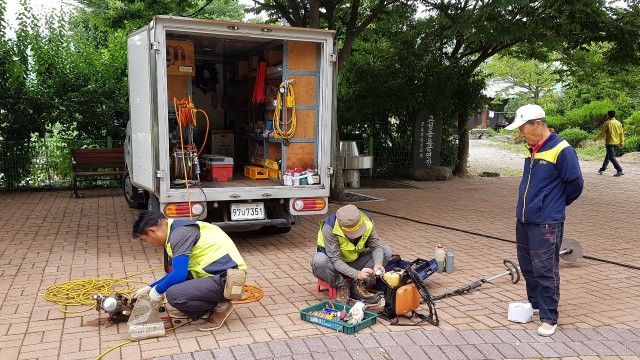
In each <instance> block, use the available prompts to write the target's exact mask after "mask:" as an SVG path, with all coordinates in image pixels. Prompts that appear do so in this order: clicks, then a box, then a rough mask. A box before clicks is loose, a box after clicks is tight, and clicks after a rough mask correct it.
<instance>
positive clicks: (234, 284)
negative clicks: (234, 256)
mask: <svg viewBox="0 0 640 360" xmlns="http://www.w3.org/2000/svg"><path fill="white" fill-rule="evenodd" d="M246 279H247V272H246V271H244V270H242V269H228V270H227V282H226V284H225V285H224V297H225V299H229V300H235V301H238V300H242V292H243V291H244V283H245V281H246Z"/></svg>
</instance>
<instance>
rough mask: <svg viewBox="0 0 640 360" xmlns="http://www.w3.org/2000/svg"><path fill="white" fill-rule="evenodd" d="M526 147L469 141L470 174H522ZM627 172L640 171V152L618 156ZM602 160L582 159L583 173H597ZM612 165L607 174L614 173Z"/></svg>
mask: <svg viewBox="0 0 640 360" xmlns="http://www.w3.org/2000/svg"><path fill="white" fill-rule="evenodd" d="M524 151H525V149H524V147H523V148H522V152H521V153H516V152H512V151H509V150H506V149H502V148H499V147H497V146H494V145H492V144H491V140H484V139H482V140H470V141H469V174H470V175H479V174H481V173H482V172H497V173H499V174H500V175H502V176H519V175H522V166H523V163H524ZM618 161H619V162H620V165H621V166H622V169H623V170H624V172H625V173H627V174H628V173H636V174H637V173H640V152H634V153H628V154H625V155H623V156H621V157H619V158H618ZM601 165H602V161H584V160H581V161H580V168H581V169H582V173H583V174H595V173H597V171H598V169H599V168H600V166H601ZM614 173H615V170H614V169H613V167H612V166H611V165H609V169H608V170H607V172H606V173H605V175H613V174H614Z"/></svg>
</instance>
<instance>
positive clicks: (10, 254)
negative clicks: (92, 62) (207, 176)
mask: <svg viewBox="0 0 640 360" xmlns="http://www.w3.org/2000/svg"><path fill="white" fill-rule="evenodd" d="M519 181H520V178H519V177H499V178H456V179H454V180H451V181H446V182H410V184H411V185H413V187H407V188H404V189H402V188H400V189H360V190H358V191H356V192H358V193H361V194H363V195H368V196H373V197H376V198H379V199H381V200H380V201H370V202H358V203H355V204H356V205H357V206H359V207H361V208H363V209H368V210H371V211H372V212H374V214H373V219H374V221H375V222H376V224H377V227H378V233H379V234H380V236H381V238H382V239H383V241H384V242H385V243H387V244H389V245H390V246H391V247H392V248H393V250H394V252H395V253H397V254H399V255H401V256H402V257H404V258H406V259H413V258H416V257H420V258H425V259H431V258H433V255H434V248H435V246H436V244H438V243H442V244H444V245H445V247H451V248H453V249H454V250H455V271H454V272H453V273H452V274H434V275H433V276H431V277H429V278H428V280H427V284H428V286H429V289H430V291H431V292H432V293H433V294H434V295H435V294H441V293H444V292H446V291H451V290H453V289H456V288H458V287H460V286H463V285H466V284H468V283H470V282H473V281H475V280H478V279H480V278H482V277H490V276H492V275H496V274H499V273H502V272H503V271H504V270H505V269H504V267H503V265H502V261H503V259H505V258H506V259H512V260H515V259H516V252H515V245H514V244H513V243H512V241H513V240H514V227H515V215H514V208H515V202H516V195H517V188H518V184H519ZM639 181H640V174H639V173H633V172H628V173H627V175H625V176H623V177H620V178H614V177H612V176H599V175H597V174H595V173H593V174H592V173H585V191H584V194H583V195H582V197H581V198H580V199H579V200H577V201H576V202H575V204H574V205H572V206H570V207H569V210H568V218H567V222H566V224H565V237H568V238H572V239H575V240H577V241H579V242H580V244H581V245H582V246H583V248H584V254H585V255H586V256H588V257H589V258H591V259H583V260H581V261H579V262H577V263H571V264H569V263H562V264H561V295H562V296H561V301H560V309H559V310H560V320H559V328H558V332H557V333H556V335H554V336H553V337H551V338H543V337H539V336H538V335H537V334H536V332H535V330H536V328H537V326H538V325H539V323H538V319H537V318H536V319H535V321H534V322H531V323H527V324H518V323H513V322H510V321H508V320H507V307H508V303H509V302H510V301H523V300H525V299H526V295H525V288H524V282H519V283H517V284H512V283H511V282H510V281H509V280H508V279H507V278H501V279H499V280H496V281H495V282H494V283H492V284H485V285H484V286H482V287H481V288H480V289H477V290H475V291H473V292H472V293H469V294H466V295H464V296H457V297H453V298H448V299H444V300H441V301H438V302H437V311H438V315H439V318H440V326H438V327H435V326H433V325H423V326H419V327H417V326H411V327H399V326H391V325H389V323H388V322H386V321H384V320H378V321H377V323H376V324H375V325H373V326H371V327H367V328H365V329H363V330H360V331H359V332H357V333H356V334H355V335H344V334H342V333H336V332H335V331H332V330H330V329H327V328H324V327H320V326H318V325H315V324H312V323H309V322H305V321H302V320H301V319H300V314H299V311H300V309H303V308H306V307H308V306H311V305H313V304H315V303H318V302H319V301H322V300H326V299H328V294H327V292H326V291H321V292H318V291H317V290H316V281H315V278H314V277H313V275H312V274H311V272H310V269H309V261H310V259H311V257H312V255H313V253H314V251H315V239H316V233H317V223H318V220H319V219H320V218H321V216H310V217H307V218H305V219H304V220H303V223H302V225H300V226H298V227H296V228H294V229H293V230H292V231H291V232H290V233H288V234H284V235H264V234H260V233H242V234H238V233H233V234H232V237H233V239H234V240H235V241H236V244H237V245H238V247H239V249H240V251H241V253H242V254H243V255H244V256H245V259H246V260H247V262H248V264H249V267H250V271H249V276H248V283H250V284H253V285H257V286H259V287H261V288H262V289H263V290H264V297H263V298H262V299H261V300H260V301H259V302H253V303H249V304H241V305H237V306H236V311H235V313H234V314H232V315H231V316H230V317H229V319H228V320H227V322H226V323H225V325H224V326H223V328H221V329H219V330H216V331H209V332H201V331H198V329H197V326H194V325H186V326H183V327H180V328H178V329H176V330H175V331H169V332H168V333H167V336H165V337H163V338H157V339H148V340H143V341H139V342H133V343H129V344H126V345H124V346H121V347H117V348H115V349H114V350H113V351H111V352H109V353H107V354H106V355H104V357H103V359H105V360H111V359H127V360H128V359H150V358H157V359H167V360H168V359H171V360H179V359H272V358H275V359H329V358H333V359H341V360H344V359H394V360H396V359H507V358H509V359H511V358H514V359H515V358H517V359H521V358H527V359H537V358H565V359H596V358H598V359H638V358H640V311H639V310H638V309H639V308H640V306H639V305H640V300H639V296H638V295H639V294H638V293H639V292H640V290H638V288H639V285H640V277H639V276H638V275H639V274H640V270H638V268H639V267H640V256H639V255H640V247H639V246H638V241H639V240H640V236H639V235H638V230H637V229H638V226H637V223H638V219H640V216H639V215H640V205H639V204H640V191H638V184H639V183H640V182H639ZM354 191H355V190H354ZM70 194H71V192H70V191H58V192H15V193H0V204H2V210H0V229H2V230H1V232H0V243H1V244H2V245H3V246H2V247H1V248H0V320H2V321H0V359H3V360H4V359H7V360H9V359H65V360H66V359H95V358H97V357H98V356H100V355H101V354H103V353H104V352H105V351H107V350H109V349H110V348H112V347H115V346H117V345H119V344H121V343H123V342H126V341H127V340H128V333H127V331H128V328H127V326H126V324H119V325H117V326H111V327H105V326H104V325H103V322H104V320H105V319H106V316H105V314H101V315H99V313H98V312H97V311H95V310H90V311H86V312H77V313H64V312H62V311H61V310H60V309H59V307H58V306H57V305H56V304H53V303H51V302H49V301H47V300H45V299H44V297H43V294H44V291H45V290H46V289H47V288H48V287H49V286H51V285H54V284H60V283H63V282H67V281H70V280H80V279H91V278H123V277H125V276H131V275H132V274H136V273H137V272H140V271H143V270H147V269H150V268H157V267H160V266H161V265H162V252H161V249H158V248H151V247H149V246H146V245H143V244H142V243H141V242H140V241H137V240H133V239H131V238H130V232H131V225H132V223H133V221H134V219H135V218H136V217H137V214H138V211H137V210H132V209H129V208H128V207H127V205H126V203H125V201H124V199H123V197H122V195H121V192H120V191H119V190H117V189H101V190H88V191H85V194H86V197H85V198H83V199H73V198H71V197H70ZM338 206H339V204H332V205H331V209H330V210H331V211H335V210H336V209H337V208H338ZM379 213H387V214H392V215H394V216H387V215H383V214H379ZM414 220H415V221H414ZM601 260H602V261H601ZM607 261H608V262H607ZM611 262H615V263H617V264H615V263H611ZM621 264H627V265H629V266H622V265H621ZM162 275H163V271H162V270H161V269H157V270H154V271H152V272H147V273H143V274H141V275H137V276H134V277H132V279H136V280H141V281H144V282H150V281H152V280H154V279H156V278H158V277H160V276H162ZM423 312H426V310H423Z"/></svg>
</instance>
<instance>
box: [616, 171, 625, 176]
mask: <svg viewBox="0 0 640 360" xmlns="http://www.w3.org/2000/svg"><path fill="white" fill-rule="evenodd" d="M622 175H624V173H623V172H622V171H618V172H617V173H615V174H613V176H622Z"/></svg>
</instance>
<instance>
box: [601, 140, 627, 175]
mask: <svg viewBox="0 0 640 360" xmlns="http://www.w3.org/2000/svg"><path fill="white" fill-rule="evenodd" d="M606 148H607V154H606V155H605V156H604V162H603V163H602V167H601V168H600V170H601V171H605V170H607V166H609V161H611V164H612V165H613V167H614V168H615V169H616V171H617V172H622V166H620V164H619V163H618V160H617V159H616V151H618V149H619V148H620V146H618V145H607V146H606Z"/></svg>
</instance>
